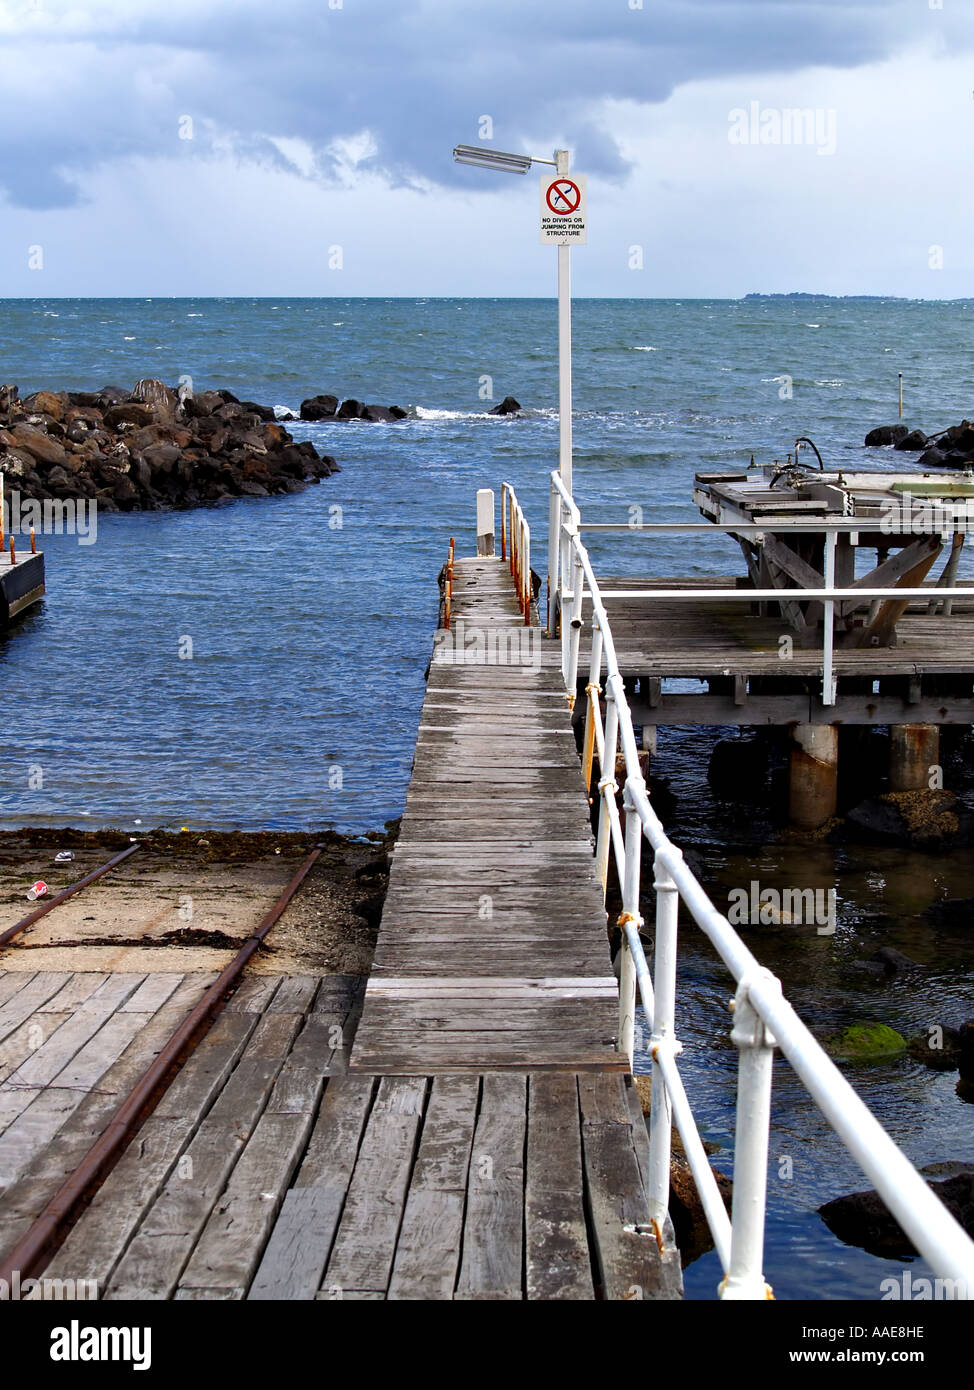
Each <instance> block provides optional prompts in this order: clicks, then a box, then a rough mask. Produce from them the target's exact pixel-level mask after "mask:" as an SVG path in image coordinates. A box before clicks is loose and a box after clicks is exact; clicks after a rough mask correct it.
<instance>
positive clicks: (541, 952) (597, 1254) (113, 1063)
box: [0, 559, 681, 1300]
mask: <svg viewBox="0 0 974 1390" xmlns="http://www.w3.org/2000/svg"><path fill="white" fill-rule="evenodd" d="M454 596H455V604H454V623H453V633H454V637H453V638H451V641H458V642H460V643H462V645H463V647H464V648H465V647H466V646H467V644H468V643H473V644H474V646H476V642H477V640H478V634H479V636H480V638H484V636H485V634H486V635H487V636H488V637H497V636H498V635H500V636H502V637H503V638H504V639H505V641H504V643H502V648H503V651H504V652H505V653H506V655H505V656H504V657H502V658H500V659H498V660H496V661H493V662H491V661H490V660H489V659H488V662H487V663H486V664H481V663H475V664H466V663H465V662H463V663H456V664H454V663H448V662H443V661H442V660H438V661H434V664H433V665H432V667H431V671H430V676H429V685H428V690H427V695H426V701H425V705H424V709H423V716H422V723H421V726H420V732H419V738H418V741H417V749H416V762H415V771H414V775H413V778H412V782H411V784H410V788H409V794H408V798H407V805H406V812H405V816H404V818H403V824H402V831H401V835H400V839H399V843H398V846H397V848H396V852H395V856H394V863H393V869H392V874H391V880H390V888H389V894H388V897H387V900H386V905H385V910H384V913H383V919H382V925H381V929H380V934H379V942H378V948H377V952H376V957H375V966H374V971H373V974H372V976H371V978H370V980H369V982H368V986H367V989H366V990H365V992H364V1013H362V1017H361V1021H360V1022H359V1019H358V1015H359V1011H360V1009H361V1007H362V984H363V982H362V981H360V980H358V979H356V978H352V977H349V976H328V975H326V976H323V977H317V976H294V977H277V976H268V975H260V976H255V977H253V978H251V979H249V980H245V982H244V984H243V985H242V986H241V987H240V989H239V990H238V991H237V993H236V994H235V995H234V996H233V998H232V999H231V1000H230V1002H229V1003H228V1005H227V1007H226V1008H225V1010H224V1011H223V1013H222V1014H221V1015H220V1016H219V1017H218V1019H217V1021H216V1023H215V1024H214V1025H213V1027H212V1028H211V1029H210V1031H209V1032H208V1033H207V1034H206V1036H205V1037H204V1038H203V1040H202V1042H201V1043H200V1044H199V1046H198V1047H197V1049H196V1050H195V1051H194V1052H193V1053H192V1054H191V1055H190V1056H189V1058H188V1060H187V1061H186V1063H185V1064H184V1066H183V1067H182V1069H181V1070H180V1072H179V1073H178V1075H177V1076H176V1078H175V1080H174V1081H173V1083H172V1084H171V1085H170V1087H169V1089H168V1090H167V1091H166V1092H165V1093H164V1094H163V1096H162V1098H161V1100H160V1101H159V1103H158V1105H157V1106H156V1108H155V1109H154V1111H153V1112H152V1113H151V1115H149V1117H148V1118H147V1119H146V1120H145V1122H144V1123H143V1125H142V1127H141V1129H140V1130H139V1132H138V1134H137V1136H136V1137H135V1139H134V1140H133V1142H132V1143H131V1144H130V1146H129V1148H128V1149H127V1150H126V1152H125V1153H124V1155H123V1156H122V1158H121V1159H120V1161H119V1162H118V1164H117V1165H116V1167H115V1168H114V1169H113V1170H112V1171H111V1173H110V1174H109V1176H108V1178H107V1179H106V1181H105V1182H104V1184H103V1185H102V1186H101V1188H100V1189H99V1190H98V1192H97V1194H96V1195H95V1197H94V1199H93V1201H92V1202H91V1204H90V1206H89V1207H88V1208H87V1210H86V1211H85V1212H84V1214H83V1215H82V1216H81V1218H80V1220H79V1221H78V1222H77V1224H76V1225H75V1226H74V1228H73V1229H72V1230H71V1232H70V1234H69V1235H68V1237H67V1239H66V1241H65V1243H64V1244H63V1246H62V1247H61V1249H60V1250H59V1251H58V1253H57V1254H56V1256H55V1257H54V1259H53V1261H51V1263H50V1264H49V1266H48V1268H47V1269H46V1270H45V1271H44V1277H45V1278H50V1279H61V1280H69V1279H70V1280H73V1281H75V1284H76V1286H79V1287H80V1286H81V1284H82V1282H83V1281H89V1283H88V1284H87V1285H86V1287H90V1288H91V1289H94V1290H95V1291H96V1295H97V1296H98V1297H101V1298H106V1299H109V1300H116V1299H180V1300H184V1299H221V1300H228V1299H232V1300H242V1299H253V1300H267V1299H306V1300H311V1299H356V1300H358V1299H370V1300H386V1299H388V1300H403V1299H458V1300H467V1299H504V1300H511V1299H559V1300H560V1299H593V1298H596V1299H619V1300H632V1299H643V1298H646V1299H664V1298H677V1297H679V1296H680V1292H681V1275H680V1267H679V1256H678V1252H677V1251H676V1248H675V1245H674V1244H673V1242H672V1239H671V1231H670V1229H669V1224H668V1223H667V1230H666V1232H665V1233H663V1234H664V1235H665V1237H666V1244H667V1254H666V1256H665V1257H661V1255H660V1246H659V1239H658V1237H659V1235H660V1233H658V1232H657V1231H656V1230H655V1229H654V1228H653V1226H652V1224H651V1222H650V1217H649V1208H648V1203H647V1199H646V1195H645V1193H646V1186H645V1181H646V1179H645V1175H646V1168H647V1164H648V1141H647V1135H646V1127H645V1123H644V1120H643V1117H642V1113H641V1110H640V1106H639V1102H638V1098H637V1096H636V1092H635V1089H634V1087H633V1085H632V1080H631V1078H630V1077H629V1075H628V1074H627V1073H628V1066H627V1062H626V1060H625V1058H624V1057H622V1056H621V1055H620V1054H619V1053H618V1052H617V1051H616V1049H615V1034H616V1030H617V986H616V981H615V977H614V976H613V974H612V971H611V965H610V960H609V949H608V940H607V935H606V915H605V910H604V907H603V902H602V893H601V889H600V887H599V885H598V882H597V880H596V878H595V874H594V862H593V854H592V850H593V845H592V836H591V830H590V824H589V817H588V805H587V801H586V797H585V792H584V788H583V785H582V779H581V773H580V768H579V762H578V757H577V753H576V748H575V742H574V738H573V735H572V732H571V727H570V715H569V710H568V706H567V702H566V700H565V696H564V691H563V689H562V686H561V679H560V673H559V671H558V669H557V663H556V662H552V661H551V659H550V655H549V654H548V653H543V652H542V648H541V634H540V632H539V630H538V629H537V627H533V628H531V629H524V627H523V622H522V620H521V618H520V615H519V614H518V612H517V609H516V607H515V604H514V599H513V592H512V586H511V583H510V577H509V575H508V573H507V571H506V568H505V567H504V566H503V564H502V563H501V562H500V561H499V560H494V559H491V560H473V561H460V562H459V563H458V564H457V578H456V584H455V591H454ZM515 638H516V639H517V640H516V641H514V639H515ZM512 643H513V646H512ZM454 650H456V649H455V648H454ZM493 650H494V651H495V654H496V650H497V648H496V646H495V647H494V648H493ZM437 651H438V655H439V656H440V657H441V658H442V656H443V654H444V652H443V644H442V643H438V647H437ZM512 658H513V659H512ZM208 983H209V979H208V977H204V976H193V977H185V978H184V977H181V976H165V975H156V976H150V977H148V978H147V979H143V978H141V977H136V976H122V975H116V976H90V977H83V976H78V975H76V976H73V977H68V976H53V975H45V976H41V975H38V976H29V975H28V976H25V975H24V974H21V975H19V976H16V977H12V976H11V975H7V976H4V975H0V1046H2V1045H3V1039H4V1038H8V1039H9V1040H10V1048H9V1049H8V1051H7V1052H0V1059H3V1058H4V1057H9V1065H8V1068H7V1073H8V1074H7V1075H6V1076H4V1074H3V1073H2V1072H0V1083H2V1084H0V1164H2V1163H3V1162H4V1161H6V1165H7V1166H6V1168H5V1169H3V1170H0V1172H2V1176H0V1181H3V1182H4V1183H5V1184H6V1186H7V1190H6V1191H5V1192H3V1193H2V1194H0V1255H2V1254H4V1253H5V1252H7V1251H9V1250H11V1249H12V1246H13V1244H14V1243H15V1241H16V1240H17V1239H19V1237H20V1236H21V1235H22V1233H23V1231H24V1229H25V1228H26V1227H27V1226H28V1225H29V1224H30V1222H31V1220H32V1219H33V1218H34V1217H35V1216H36V1215H37V1213H38V1211H39V1210H40V1209H41V1208H42V1207H43V1205H44V1204H45V1203H46V1202H47V1201H48V1200H49V1198H50V1196H51V1194H52V1192H53V1191H54V1190H56V1188H57V1186H58V1185H59V1184H60V1182H61V1181H62V1180H63V1178H64V1176H65V1175H66V1174H67V1173H68V1172H71V1171H73V1168H74V1167H75V1166H76V1164H77V1162H78V1160H79V1159H80V1157H81V1155H82V1154H83V1153H84V1152H85V1151H86V1149H87V1147H88V1146H89V1145H90V1144H91V1142H92V1141H93V1140H94V1139H95V1138H96V1137H97V1135H98V1134H99V1133H101V1131H102V1130H103V1129H104V1127H105V1125H106V1124H107V1122H108V1119H109V1118H110V1116H111V1114H112V1113H113V1112H114V1109H115V1108H116V1106H117V1104H118V1102H119V1100H120V1098H121V1093H122V1092H123V1090H124V1089H126V1088H127V1086H128V1085H131V1083H132V1082H133V1081H134V1080H135V1078H136V1075H137V1074H138V1073H139V1072H140V1071H141V1070H142V1068H144V1066H145V1065H147V1063H148V1061H149V1060H151V1057H152V1055H153V1054H154V1052H155V1051H158V1049H159V1047H160V1046H161V1044H162V1042H163V1041H164V1039H165V1038H166V1037H167V1036H168V1034H169V1033H170V1032H171V1031H172V1030H173V1029H174V1027H175V1026H176V1024H177V1023H178V1022H179V1021H180V1020H181V1018H182V1017H184V1016H185V1014H186V1012H188V1010H189V1008H190V1007H191V1005H192V1003H194V1002H195V1000H196V999H197V998H198V997H199V995H200V994H201V993H202V991H203V989H204V988H205V987H206V985H207V984H208ZM86 1010H87V1012H86ZM45 1014H46V1015H50V1018H49V1020H48V1021H47V1022H40V1021H39V1019H40V1016H41V1015H45ZM116 1020H121V1021H120V1022H116ZM31 1025H33V1026H34V1027H35V1029H36V1028H38V1027H39V1028H41V1029H42V1030H43V1037H44V1038H45V1039H47V1041H45V1042H44V1043H43V1045H42V1046H40V1047H36V1039H37V1037H38V1034H37V1032H36V1031H35V1032H34V1033H33V1034H31V1033H30V1028H31ZM356 1026H358V1032H357V1035H356V1034H355V1028H356ZM4 1030H5V1031H4ZM59 1038H60V1039H61V1042H60V1043H59V1042H57V1040H58V1039H59ZM126 1045H127V1050H125V1049H126ZM92 1049H93V1050H92ZM96 1059H98V1060H96ZM3 1107H6V1109H4V1108H3ZM18 1127H19V1128H18ZM89 1296H91V1295H89Z"/></svg>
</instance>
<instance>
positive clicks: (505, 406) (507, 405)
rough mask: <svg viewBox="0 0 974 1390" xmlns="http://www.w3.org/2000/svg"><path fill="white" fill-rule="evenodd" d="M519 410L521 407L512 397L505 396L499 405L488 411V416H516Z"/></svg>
mask: <svg viewBox="0 0 974 1390" xmlns="http://www.w3.org/2000/svg"><path fill="white" fill-rule="evenodd" d="M520 410H521V405H520V404H519V402H518V401H516V400H515V399H514V397H513V396H505V397H504V399H503V400H502V401H501V403H500V405H495V406H493V407H492V409H490V410H488V412H487V414H488V415H517V413H518V412H519V411H520Z"/></svg>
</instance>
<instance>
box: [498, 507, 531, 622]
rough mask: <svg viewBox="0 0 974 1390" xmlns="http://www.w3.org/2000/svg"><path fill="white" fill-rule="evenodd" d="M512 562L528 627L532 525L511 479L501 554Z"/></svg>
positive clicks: (513, 573) (520, 603) (513, 575)
mask: <svg viewBox="0 0 974 1390" xmlns="http://www.w3.org/2000/svg"><path fill="white" fill-rule="evenodd" d="M508 543H509V544H510V557H509V563H510V567H511V575H512V577H513V579H514V589H515V592H516V594H517V600H518V606H519V607H520V609H521V614H522V616H523V618H524V624H525V627H527V626H529V624H530V622H531V601H532V598H533V594H532V591H531V528H530V527H529V526H528V523H527V518H526V517H525V515H524V512H523V510H522V508H521V504H520V502H519V501H518V500H517V494H516V493H515V491H514V489H513V487H512V486H511V484H510V483H501V557H502V558H503V559H507V558H508V557H507V555H506V554H505V551H506V548H507V545H508Z"/></svg>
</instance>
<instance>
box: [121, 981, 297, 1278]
mask: <svg viewBox="0 0 974 1390" xmlns="http://www.w3.org/2000/svg"><path fill="white" fill-rule="evenodd" d="M274 983H275V987H276V983H277V981H276V979H275V982H274ZM271 993H273V991H270V992H269V993H268V995H267V996H266V997H267V999H268V1001H269V998H270V994H271ZM299 1023H300V1017H299V1016H298V1015H294V1014H286V1013H285V1014H264V1015H263V1017H262V1018H261V1019H260V1021H259V1023H258V1024H257V1027H256V1028H255V1029H254V1032H253V1035H252V1036H251V1038H250V1040H249V1042H248V1044H247V1047H246V1049H245V1051H244V1053H243V1055H242V1057H241V1058H240V1061H239V1062H238V1063H237V1065H236V1067H235V1068H234V1070H233V1073H232V1074H231V1076H230V1078H229V1080H228V1081H227V1083H226V1085H225V1086H224V1087H223V1090H222V1091H221V1093H220V1095H219V1098H218V1099H217V1101H216V1103H215V1104H214V1105H213V1108H212V1109H211V1110H210V1112H209V1114H208V1115H207V1116H206V1118H205V1119H204V1120H203V1122H202V1124H201V1125H200V1127H199V1129H198V1130H197V1132H196V1134H195V1135H194V1137H193V1139H192V1141H191V1143H190V1144H189V1146H188V1148H187V1149H186V1151H185V1155H184V1158H185V1160H186V1162H184V1163H181V1164H179V1165H177V1168H176V1169H175V1170H174V1171H173V1172H172V1173H171V1174H170V1176H169V1178H168V1179H167V1181H166V1183H165V1186H164V1187H163V1189H162V1191H161V1192H160V1194H159V1196H158V1197H157V1199H156V1200H155V1202H154V1203H153V1204H152V1207H151V1208H150V1210H149V1211H148V1212H147V1213H146V1215H145V1217H144V1219H143V1221H142V1223H141V1225H140V1227H139V1230H138V1233H137V1234H136V1236H135V1237H134V1239H133V1240H132V1242H131V1244H130V1245H129V1246H128V1248H127V1250H126V1251H125V1254H124V1255H123V1256H122V1258H121V1260H120V1261H119V1263H118V1266H117V1267H116V1270H115V1272H114V1274H113V1275H112V1278H111V1281H110V1283H109V1286H108V1289H107V1291H106V1294H105V1297H107V1298H110V1299H128V1298H170V1297H172V1295H173V1293H174V1291H175V1289H176V1287H177V1284H178V1282H179V1278H180V1275H181V1274H182V1272H183V1269H184V1268H185V1266H186V1263H187V1261H188V1259H189V1257H190V1255H191V1253H192V1250H193V1247H194V1245H195V1243H196V1240H197V1239H198V1237H199V1234H200V1232H201V1231H202V1229H203V1227H204V1226H205V1224H206V1221H207V1219H208V1218H209V1215H210V1212H211V1211H212V1210H213V1207H214V1205H215V1203H216V1202H217V1200H218V1198H219V1196H220V1194H221V1192H222V1191H223V1188H224V1185H225V1183H226V1181H227V1178H228V1177H229V1174H230V1172H231V1171H232V1170H233V1167H234V1165H235V1163H236V1162H237V1160H238V1158H239V1155H240V1152H241V1151H242V1149H243V1148H244V1146H245V1145H246V1143H247V1140H248V1139H249V1137H250V1135H251V1133H252V1132H253V1130H254V1127H255V1126H256V1124H257V1120H258V1118H259V1116H260V1114H261V1112H262V1110H263V1108H264V1104H265V1102H266V1099H267V1096H268V1095H269V1094H270V1091H271V1088H272V1086H273V1084H274V1081H275V1080H276V1077H277V1074H278V1072H279V1071H280V1068H281V1065H282V1064H283V1061H284V1058H285V1057H286V1056H287V1053H288V1051H289V1050H290V1046H291V1043H292V1041H293V1039H294V1035H295V1033H296V1031H297V1029H298V1026H299Z"/></svg>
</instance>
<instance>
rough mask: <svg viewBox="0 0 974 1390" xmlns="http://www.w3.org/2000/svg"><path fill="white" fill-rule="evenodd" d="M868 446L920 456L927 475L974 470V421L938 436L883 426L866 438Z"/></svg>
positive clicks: (938, 433)
mask: <svg viewBox="0 0 974 1390" xmlns="http://www.w3.org/2000/svg"><path fill="white" fill-rule="evenodd" d="M865 444H866V446H867V447H868V448H871V449H872V448H887V449H888V448H890V447H892V448H893V449H897V450H899V451H900V452H901V453H905V454H919V455H920V457H919V459H918V460H917V463H918V466H919V467H920V468H921V469H922V470H923V471H924V472H925V471H926V470H927V469H928V468H950V469H952V470H953V471H955V472H963V471H964V470H965V469H968V468H971V467H974V424H972V423H971V421H970V420H962V421H961V422H960V424H959V425H951V426H949V428H947V429H945V430H939V431H938V432H937V433H936V434H924V432H923V430H911V429H910V428H909V427H908V426H907V425H879V426H878V427H877V428H876V429H874V430H870V431H869V433H868V434H867V435H866V439H865Z"/></svg>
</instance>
